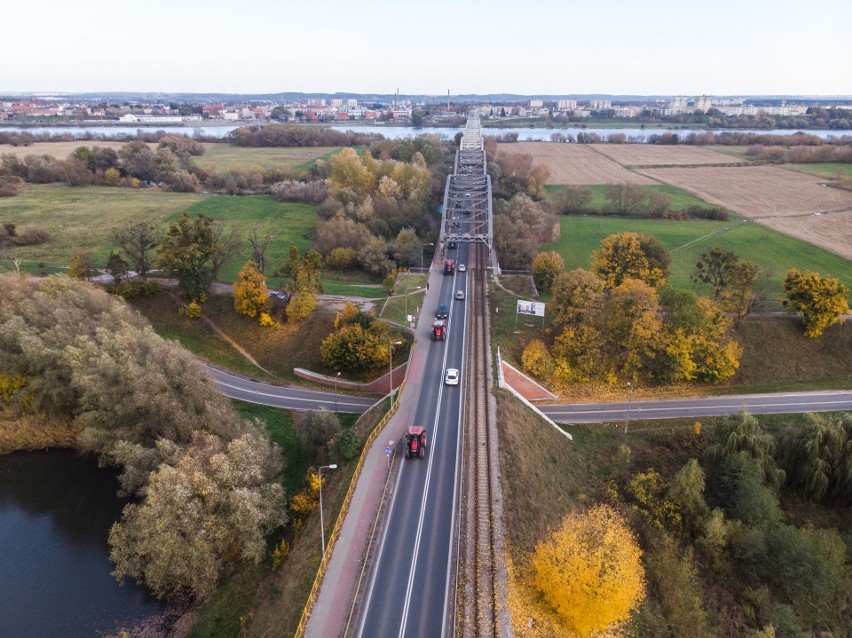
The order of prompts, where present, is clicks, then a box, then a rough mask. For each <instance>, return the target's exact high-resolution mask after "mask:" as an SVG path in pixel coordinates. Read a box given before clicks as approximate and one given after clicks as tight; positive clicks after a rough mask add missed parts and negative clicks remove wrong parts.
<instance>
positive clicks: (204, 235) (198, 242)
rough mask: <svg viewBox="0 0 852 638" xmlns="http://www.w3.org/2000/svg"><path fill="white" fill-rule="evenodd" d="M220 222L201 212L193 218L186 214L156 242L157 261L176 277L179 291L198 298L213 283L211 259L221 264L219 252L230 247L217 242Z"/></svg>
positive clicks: (226, 250)
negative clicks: (157, 244)
mask: <svg viewBox="0 0 852 638" xmlns="http://www.w3.org/2000/svg"><path fill="white" fill-rule="evenodd" d="M220 227H221V226H220V224H218V223H217V222H216V221H214V220H213V219H211V218H210V217H206V216H205V215H204V214H203V213H200V214H199V215H198V217H197V218H196V219H192V218H191V217H190V216H189V215H188V214H187V213H184V214H183V215H181V216H180V217H179V218H178V219H177V220H175V221H174V222H172V223H171V224H170V225H169V227H168V229H167V230H166V233H165V234H164V235H163V238H162V240H161V241H160V244H159V257H158V259H157V263H158V264H159V265H160V267H161V268H163V269H165V270H167V271H169V272H171V273H173V274H174V276H175V277H176V278H177V280H178V285H179V286H180V289H181V292H183V293H184V295H186V296H187V297H188V298H189V299H193V300H198V299H200V298H201V296H202V295H203V294H206V293H207V291H208V290H209V289H210V286H211V284H212V283H213V278H214V262H217V261H218V264H219V266H221V265H222V263H223V262H222V253H223V252H231V249H230V248H229V247H228V246H226V245H225V244H223V243H222V242H221V241H217V238H220V237H221V233H220V231H219V229H220Z"/></svg>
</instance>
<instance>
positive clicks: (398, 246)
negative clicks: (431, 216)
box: [393, 228, 421, 266]
mask: <svg viewBox="0 0 852 638" xmlns="http://www.w3.org/2000/svg"><path fill="white" fill-rule="evenodd" d="M420 245H421V244H420V238H419V237H417V232H416V231H415V230H414V229H413V228H403V229H402V230H400V231H399V234H398V235H397V236H396V241H394V243H393V258H394V260H395V261H396V263H397V265H398V266H416V265H419V264H420Z"/></svg>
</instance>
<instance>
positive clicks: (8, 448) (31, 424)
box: [0, 406, 80, 455]
mask: <svg viewBox="0 0 852 638" xmlns="http://www.w3.org/2000/svg"><path fill="white" fill-rule="evenodd" d="M79 431H80V430H79V428H78V427H75V426H74V425H72V423H71V421H70V419H60V418H47V417H45V416H42V415H39V414H20V413H19V412H17V411H13V410H11V409H10V408H5V407H2V406H0V455H2V454H9V453H10V452H19V451H32V450H46V449H48V448H70V447H73V446H74V440H75V438H76V437H77V434H78V433H79Z"/></svg>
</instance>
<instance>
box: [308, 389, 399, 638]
mask: <svg viewBox="0 0 852 638" xmlns="http://www.w3.org/2000/svg"><path fill="white" fill-rule="evenodd" d="M404 385H405V382H403V383H402V385H400V387H399V390H397V394H396V399H395V400H394V402H393V405H391V407H390V410H388V412H387V414H385V415H384V416H383V417H382V420H381V421H379V422H378V423H377V424H376V427H374V428H373V431H372V432H370V436H368V437H367V440H366V441H365V442H364V449H363V450H361V457H360V458H359V459H358V465H357V466H355V473H354V474H353V475H352V480H351V481H350V483H349V489H348V490H347V491H346V498H344V499H343V505H342V506H341V507H340V513H339V514H338V515H337V521H336V522H335V524H334V529H333V530H332V531H331V536H329V537H328V543H327V544H326V546H325V554H323V556H322V562H320V566H319V570H317V575H316V578H314V584H313V586H312V587H311V593H310V594H308V600H307V602H306V603H305V609H304V610H303V611H302V617H301V618H300V619H299V626H298V627H296V633H295V634H294V638H302V636H304V635H305V628H306V627H307V625H308V619H309V618H310V616H311V610H312V609H313V607H314V603H315V602H316V599H317V593H318V592H319V588H320V585H321V584H322V578H323V576H325V568H326V565H327V564H328V560H329V558H330V557H331V552H332V550H333V549H334V545H335V543H336V542H337V537H338V536H339V535H340V528H341V527H342V526H343V519H345V518H346V513H347V512H348V511H349V503H350V501H351V500H352V494H354V493H355V486H356V485H357V484H358V477H359V476H361V470H362V469H363V467H364V461H365V460H366V459H367V453H368V452H369V451H370V446H371V445H372V444H373V442H374V441H375V440H376V438H377V437H378V436H379V432H381V431H382V430H383V429H384V427H385V426H386V425H387V424H388V421H390V420H391V417H392V416H393V415H394V413H395V412H396V409H397V408H398V407H399V398H400V397H401V396H402V389H403V386H404Z"/></svg>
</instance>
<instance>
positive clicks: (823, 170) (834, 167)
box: [781, 162, 852, 179]
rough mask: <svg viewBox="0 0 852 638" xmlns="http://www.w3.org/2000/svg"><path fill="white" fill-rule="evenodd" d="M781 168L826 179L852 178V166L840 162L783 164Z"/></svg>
mask: <svg viewBox="0 0 852 638" xmlns="http://www.w3.org/2000/svg"><path fill="white" fill-rule="evenodd" d="M781 168H786V169H787V170H790V171H796V172H797V173H805V174H806V175H816V176H817V177H822V178H824V179H848V178H850V177H852V164H841V163H840V162H823V163H821V164H781Z"/></svg>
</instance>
